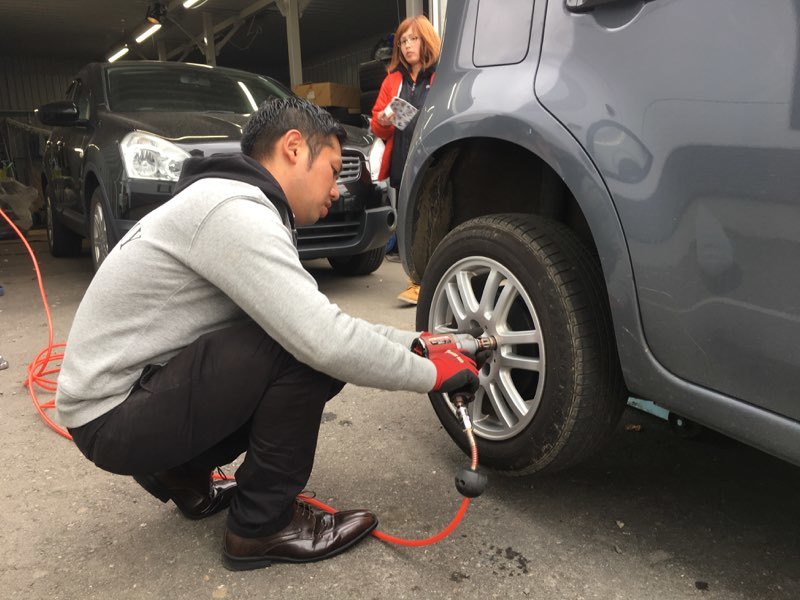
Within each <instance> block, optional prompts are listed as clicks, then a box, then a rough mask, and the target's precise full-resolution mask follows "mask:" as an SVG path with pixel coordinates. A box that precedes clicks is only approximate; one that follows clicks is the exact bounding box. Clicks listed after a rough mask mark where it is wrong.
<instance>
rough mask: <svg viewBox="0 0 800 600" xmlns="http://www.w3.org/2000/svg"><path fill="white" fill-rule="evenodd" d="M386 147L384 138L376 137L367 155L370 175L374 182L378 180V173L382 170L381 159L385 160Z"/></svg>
mask: <svg viewBox="0 0 800 600" xmlns="http://www.w3.org/2000/svg"><path fill="white" fill-rule="evenodd" d="M385 149H386V146H385V144H384V143H383V140H382V139H381V138H379V137H376V138H375V141H374V142H372V145H371V146H370V147H369V155H368V156H367V167H368V168H369V176H370V179H372V181H373V182H376V181H378V173H380V171H381V161H382V160H383V151H384V150H385Z"/></svg>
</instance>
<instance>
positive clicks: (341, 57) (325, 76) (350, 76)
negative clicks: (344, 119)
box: [303, 37, 379, 87]
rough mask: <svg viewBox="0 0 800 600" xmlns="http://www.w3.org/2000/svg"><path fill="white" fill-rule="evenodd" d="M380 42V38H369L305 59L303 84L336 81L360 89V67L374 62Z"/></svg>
mask: <svg viewBox="0 0 800 600" xmlns="http://www.w3.org/2000/svg"><path fill="white" fill-rule="evenodd" d="M378 41H379V38H378V37H375V38H367V39H365V40H360V41H359V42H355V43H353V44H351V45H349V46H345V47H341V48H333V49H332V52H330V53H325V54H324V55H321V56H316V57H309V58H306V57H303V82H304V83H317V82H320V81H334V82H336V83H343V84H345V85H352V86H355V87H358V65H359V64H360V63H362V62H366V61H368V60H372V53H373V51H374V49H375V45H376V44H377V43H378Z"/></svg>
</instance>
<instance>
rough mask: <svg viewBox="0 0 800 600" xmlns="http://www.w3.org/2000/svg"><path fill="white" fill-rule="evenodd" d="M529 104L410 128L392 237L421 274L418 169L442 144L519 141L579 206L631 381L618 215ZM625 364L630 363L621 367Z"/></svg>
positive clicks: (585, 165)
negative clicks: (415, 234) (415, 241)
mask: <svg viewBox="0 0 800 600" xmlns="http://www.w3.org/2000/svg"><path fill="white" fill-rule="evenodd" d="M528 112H529V113H531V114H535V119H534V118H531V119H521V118H515V117H512V116H509V115H491V114H485V115H482V116H481V117H480V118H477V119H476V118H475V116H474V115H472V114H470V113H469V112H467V113H462V114H459V115H456V116H453V117H451V118H449V119H447V120H444V121H443V122H441V123H440V124H438V125H436V126H430V124H429V127H427V128H424V129H423V131H422V132H420V135H418V136H416V139H415V142H414V143H413V144H412V147H411V150H410V152H409V158H408V161H407V163H406V170H405V171H404V174H403V181H404V182H410V185H407V186H404V187H402V188H401V190H400V201H399V203H398V205H399V216H398V218H399V226H398V241H399V245H400V254H401V257H402V259H403V266H404V268H405V269H406V272H407V273H409V275H411V276H412V277H413V278H420V277H421V274H418V273H415V272H414V269H413V266H412V261H411V248H410V247H409V244H407V240H406V238H407V236H408V235H409V233H410V232H411V231H412V227H413V226H414V217H415V208H416V207H415V202H416V198H417V195H418V193H419V191H420V185H421V183H422V180H423V175H424V173H425V171H426V170H427V169H428V167H430V165H431V163H432V162H433V161H434V160H435V159H436V158H437V157H438V156H440V155H441V153H442V151H443V150H446V149H447V148H452V147H455V146H457V145H458V143H459V142H461V141H464V140H467V139H475V138H484V139H495V140H501V141H505V142H509V143H511V144H514V145H516V146H519V147H521V148H524V149H525V150H526V151H528V152H530V153H531V154H533V155H535V156H537V157H539V158H540V159H541V160H543V161H544V162H545V163H546V164H547V165H548V166H549V167H550V168H552V169H553V171H554V172H555V173H556V174H557V175H558V176H559V177H560V178H561V179H562V181H563V182H564V183H565V184H566V186H567V187H568V188H569V190H570V192H571V193H572V194H573V196H574V197H575V199H576V201H577V203H578V205H579V206H580V209H581V210H582V211H583V214H584V217H585V218H586V222H587V224H588V226H589V229H590V231H591V234H592V238H593V239H594V242H595V245H596V247H597V251H598V254H599V257H600V261H601V265H602V268H603V275H604V278H605V282H606V288H607V290H608V301H609V303H610V306H611V311H612V315H613V320H614V330H615V335H616V339H617V347H618V351H619V353H620V360H621V363H622V365H623V373H625V374H626V381H628V384H629V385H630V384H631V383H633V382H632V381H629V380H628V376H629V375H630V376H631V377H633V373H637V374H640V373H641V370H642V369H641V368H640V367H641V366H642V365H641V364H640V363H641V357H642V355H643V354H647V353H648V351H647V346H646V341H645V338H644V334H643V330H642V326H641V321H640V318H639V312H638V308H637V299H636V289H635V286H634V285H633V270H632V267H631V260H630V255H629V253H628V248H627V244H626V242H625V235H624V232H623V230H622V226H621V223H620V220H619V218H618V215H617V212H616V210H615V207H614V204H613V202H612V200H611V196H610V195H609V192H608V189H607V188H606V186H605V183H604V182H603V179H602V177H601V176H600V173H599V172H598V170H597V169H596V168H595V166H594V164H593V163H592V161H591V160H590V159H589V157H588V156H587V155H586V153H585V152H584V150H583V148H582V147H581V146H580V144H578V142H577V141H576V140H575V139H574V137H573V136H572V135H571V134H570V133H569V132H568V131H567V130H566V129H565V128H564V127H563V125H561V123H559V122H558V121H557V120H556V119H555V118H553V117H552V116H551V115H550V114H549V113H547V112H546V111H545V110H544V109H543V108H542V107H541V106H539V105H538V104H537V103H536V102H535V101H534V102H532V103H531V106H530V107H529V109H528ZM523 114H524V113H523ZM423 134H424V135H423ZM504 176H513V174H504ZM626 365H627V366H628V367H630V368H626ZM649 370H650V369H648V371H649Z"/></svg>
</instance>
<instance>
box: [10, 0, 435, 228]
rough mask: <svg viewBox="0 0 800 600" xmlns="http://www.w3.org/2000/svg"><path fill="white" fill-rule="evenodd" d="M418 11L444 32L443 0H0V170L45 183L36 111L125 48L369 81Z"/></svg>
mask: <svg viewBox="0 0 800 600" xmlns="http://www.w3.org/2000/svg"><path fill="white" fill-rule="evenodd" d="M420 13H424V14H427V15H428V16H429V17H430V18H431V20H432V21H434V24H435V25H436V26H437V27H438V28H439V29H440V30H441V26H442V24H443V13H444V3H443V2H442V1H441V0H440V1H438V2H434V1H430V2H429V1H428V0H424V1H423V0H370V1H369V2H364V1H363V0H225V1H222V0H194V1H193V0H160V1H154V0H126V2H108V1H106V0H81V1H79V2H55V1H53V0H50V1H47V2H39V3H34V2H29V1H28V0H0V15H2V17H3V18H2V19H0V178H2V179H5V180H11V179H13V180H16V181H18V182H20V183H22V184H24V185H26V186H33V187H39V186H40V178H41V176H40V171H41V156H42V152H43V149H44V144H45V142H46V139H47V135H48V134H49V129H48V128H46V127H44V126H42V125H41V123H39V121H38V119H37V118H36V116H35V112H34V111H35V109H36V108H37V107H38V106H40V105H42V104H45V103H48V102H54V101H57V100H62V99H63V98H64V93H65V90H66V89H67V87H68V85H69V83H70V81H71V79H72V77H73V76H74V75H75V74H76V73H77V71H78V70H79V69H80V68H81V67H82V66H83V65H85V64H86V63H89V62H103V61H106V60H108V59H110V58H112V57H114V55H115V54H120V50H122V49H123V48H127V52H125V54H124V55H121V56H120V57H121V58H123V59H124V60H169V61H178V62H192V63H201V64H210V65H216V66H225V67H232V68H238V69H243V70H246V71H250V72H253V73H258V74H261V75H267V76H270V77H272V78H274V79H276V80H278V81H279V82H281V83H283V84H284V85H286V86H291V87H295V86H298V85H300V84H302V83H309V82H314V83H316V82H332V83H338V84H342V85H346V86H350V87H353V88H359V87H362V88H363V86H361V85H360V83H361V82H360V80H359V65H361V64H362V63H366V62H370V61H374V59H375V58H376V52H377V51H378V50H379V49H380V48H381V47H384V48H385V47H386V46H387V45H388V46H389V47H390V46H391V43H392V40H391V36H392V33H393V31H394V29H395V28H396V27H397V24H398V23H399V22H400V21H401V20H402V19H404V18H405V17H406V15H414V14H420ZM148 34H149V35H148ZM137 40H138V41H137ZM379 55H380V54H379ZM381 56H383V57H385V56H386V51H385V50H384V52H383V54H382V55H381ZM361 91H362V92H363V91H364V90H363V89H361ZM368 101H369V98H368V97H367V99H366V100H364V97H362V102H361V104H362V106H361V107H359V108H360V109H361V111H360V112H362V113H363V112H366V111H368V109H366V108H364V105H365V103H366V102H368ZM350 112H351V113H356V112H359V111H358V110H356V109H355V108H353V107H351V108H350ZM340 114H344V115H345V116H347V115H346V113H340ZM336 116H337V118H339V115H336ZM350 118H351V120H352V117H350ZM39 191H40V196H41V190H39ZM40 201H41V197H40ZM34 208H36V207H34ZM34 215H36V211H35V210H34ZM35 220H36V219H35ZM39 224H40V223H39ZM36 225H37V223H34V226H36Z"/></svg>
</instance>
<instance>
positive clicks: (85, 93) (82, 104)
mask: <svg viewBox="0 0 800 600" xmlns="http://www.w3.org/2000/svg"><path fill="white" fill-rule="evenodd" d="M71 100H72V101H73V102H74V103H75V106H77V107H78V115H79V116H80V118H81V119H88V118H89V106H90V104H91V103H90V101H89V100H90V91H89V86H86V85H83V82H82V81H81V80H80V79H78V80H76V81H75V82H74V87H72V98H71Z"/></svg>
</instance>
